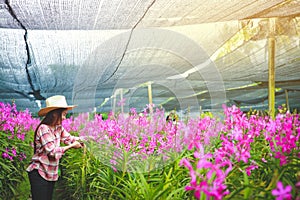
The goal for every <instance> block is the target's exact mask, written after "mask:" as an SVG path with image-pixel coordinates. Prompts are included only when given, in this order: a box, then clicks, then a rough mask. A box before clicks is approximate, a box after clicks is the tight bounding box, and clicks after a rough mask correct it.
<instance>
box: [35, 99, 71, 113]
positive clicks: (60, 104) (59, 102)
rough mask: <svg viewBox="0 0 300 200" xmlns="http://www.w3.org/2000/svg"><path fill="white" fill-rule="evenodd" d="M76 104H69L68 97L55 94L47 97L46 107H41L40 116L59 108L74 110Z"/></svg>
mask: <svg viewBox="0 0 300 200" xmlns="http://www.w3.org/2000/svg"><path fill="white" fill-rule="evenodd" d="M74 107H76V106H75V105H68V104H67V101H66V97H65V96H62V95H55V96H52V97H49V98H47V99H46V107H45V108H42V109H40V111H39V112H38V115H39V116H41V117H42V116H45V115H46V114H47V113H48V112H50V111H52V110H55V109H59V108H66V109H67V110H72V109H73V108H74Z"/></svg>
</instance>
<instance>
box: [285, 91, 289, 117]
mask: <svg viewBox="0 0 300 200" xmlns="http://www.w3.org/2000/svg"><path fill="white" fill-rule="evenodd" d="M284 92H285V101H286V109H287V111H288V112H290V104H289V91H288V90H287V89H285V90H284Z"/></svg>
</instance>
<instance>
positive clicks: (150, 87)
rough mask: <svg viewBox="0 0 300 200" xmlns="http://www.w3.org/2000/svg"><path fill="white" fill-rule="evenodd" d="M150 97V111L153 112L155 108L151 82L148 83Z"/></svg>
mask: <svg viewBox="0 0 300 200" xmlns="http://www.w3.org/2000/svg"><path fill="white" fill-rule="evenodd" d="M148 98H149V112H150V113H153V108H152V85H151V82H149V83H148Z"/></svg>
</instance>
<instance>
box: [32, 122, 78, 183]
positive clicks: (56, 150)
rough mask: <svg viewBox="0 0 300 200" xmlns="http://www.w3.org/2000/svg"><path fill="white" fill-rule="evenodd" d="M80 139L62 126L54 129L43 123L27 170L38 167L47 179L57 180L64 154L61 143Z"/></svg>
mask: <svg viewBox="0 0 300 200" xmlns="http://www.w3.org/2000/svg"><path fill="white" fill-rule="evenodd" d="M78 139H79V137H75V136H72V135H70V133H68V132H67V131H66V130H65V129H64V128H63V127H62V126H56V127H55V128H54V129H53V128H51V127H50V126H48V125H46V124H41V125H40V127H39V128H38V130H37V134H36V139H35V141H34V142H35V144H36V152H35V154H34V155H33V157H32V159H31V163H30V164H29V166H28V167H27V169H26V171H28V172H30V171H32V170H34V169H37V170H38V172H39V174H40V175H41V176H42V177H43V178H44V179H45V180H48V181H57V180H58V167H59V160H60V158H61V157H62V155H63V154H64V149H63V148H62V147H61V146H60V143H61V142H62V143H64V144H66V145H69V144H71V143H73V142H75V141H76V140H78Z"/></svg>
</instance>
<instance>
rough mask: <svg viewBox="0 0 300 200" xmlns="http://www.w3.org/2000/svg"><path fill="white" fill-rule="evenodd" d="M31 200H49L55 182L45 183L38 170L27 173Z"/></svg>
mask: <svg viewBox="0 0 300 200" xmlns="http://www.w3.org/2000/svg"><path fill="white" fill-rule="evenodd" d="M28 177H29V181H30V185H31V195H32V200H51V199H52V194H53V189H54V184H55V181H47V180H45V179H44V178H43V177H41V175H40V174H39V172H38V170H32V171H31V172H29V173H28Z"/></svg>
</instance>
